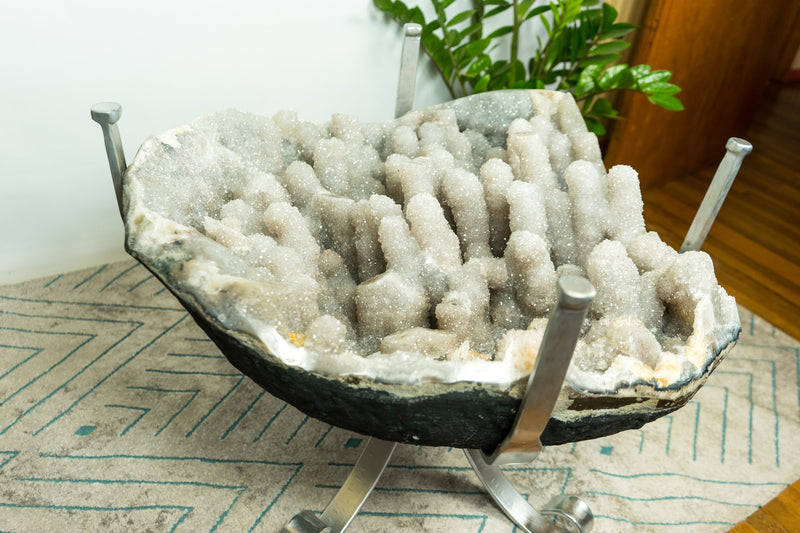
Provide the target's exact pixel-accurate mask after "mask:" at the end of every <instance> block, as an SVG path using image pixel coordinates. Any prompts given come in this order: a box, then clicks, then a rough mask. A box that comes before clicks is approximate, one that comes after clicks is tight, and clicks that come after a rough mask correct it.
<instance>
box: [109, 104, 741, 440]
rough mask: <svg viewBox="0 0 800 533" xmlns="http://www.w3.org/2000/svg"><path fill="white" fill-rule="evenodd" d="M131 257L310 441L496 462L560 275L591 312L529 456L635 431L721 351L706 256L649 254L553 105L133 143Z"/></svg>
mask: <svg viewBox="0 0 800 533" xmlns="http://www.w3.org/2000/svg"><path fill="white" fill-rule="evenodd" d="M123 191H124V197H123V209H124V218H125V228H126V247H127V249H128V251H129V252H130V253H131V254H132V255H133V256H134V257H136V258H137V259H138V260H139V261H141V262H142V263H143V264H144V265H145V266H146V267H147V268H149V269H150V270H151V271H152V272H153V273H154V274H155V275H156V276H157V277H159V278H160V279H161V280H162V281H163V282H164V283H165V285H166V286H167V287H168V288H169V289H170V290H171V291H172V292H173V293H174V294H175V295H176V296H177V297H178V298H179V299H180V301H181V302H182V303H183V305H184V306H185V307H186V308H187V309H188V310H189V311H190V313H191V314H192V316H193V317H194V318H195V320H196V321H197V322H198V324H199V325H200V326H201V327H202V328H203V329H204V330H205V331H206V332H207V333H208V335H209V336H210V337H211V338H212V339H213V340H214V341H215V342H216V343H217V345H218V346H219V347H220V349H221V350H222V352H223V353H224V354H225V355H226V357H228V359H229V360H230V361H231V362H232V363H233V364H234V365H235V366H236V367H237V368H239V369H240V370H241V371H242V372H244V373H245V374H246V375H248V376H249V377H251V378H252V379H253V380H254V381H256V382H257V383H259V384H260V385H261V386H262V387H264V388H265V389H267V390H268V391H270V392H271V393H273V394H274V395H276V396H278V397H280V398H282V399H284V400H286V401H288V402H289V403H291V404H293V405H294V406H295V407H297V408H299V409H301V410H302V411H304V412H306V413H307V414H309V415H311V416H314V417H316V418H319V419H321V420H324V421H326V422H328V423H331V424H334V425H337V426H341V427H344V428H347V429H351V430H354V431H358V432H361V433H364V434H367V435H371V436H375V437H378V438H381V439H386V440H394V441H400V442H409V443H417V444H426V445H447V446H456V447H470V448H483V449H491V448H493V447H494V446H495V445H496V444H498V443H499V441H500V440H502V438H503V437H504V436H505V435H506V434H507V433H508V431H509V430H510V428H511V425H512V423H513V420H514V416H515V413H516V410H517V408H518V405H519V402H520V399H521V398H522V395H523V394H524V386H525V383H526V381H527V375H528V374H529V373H530V371H531V369H532V368H533V364H534V362H535V357H536V354H537V351H538V347H539V344H540V342H541V339H542V336H543V333H544V329H545V326H546V323H547V316H548V315H549V312H550V310H551V309H552V307H553V305H554V304H555V286H556V280H557V279H558V277H559V276H561V275H564V274H577V275H582V276H586V277H588V279H589V280H590V281H591V282H592V283H593V284H594V286H595V288H596V289H597V298H596V300H595V301H594V302H593V304H592V306H591V308H590V311H589V318H588V320H587V322H586V324H585V326H584V330H583V332H582V335H581V338H580V340H579V342H578V346H577V348H576V352H575V356H574V358H573V362H572V365H571V367H570V370H569V372H568V375H567V381H566V383H565V386H564V387H563V389H562V392H561V395H560V397H559V401H558V403H557V405H556V409H555V411H554V413H553V417H552V419H551V421H550V424H549V425H548V426H547V429H546V430H545V433H544V435H543V436H542V441H543V443H544V444H558V443H564V442H571V441H575V440H582V439H587V438H593V437H598V436H603V435H607V434H612V433H615V432H617V431H620V430H623V429H628V428H634V427H640V426H641V425H642V424H644V423H645V422H648V421H650V420H653V419H655V418H657V417H659V416H662V415H664V414H666V413H669V412H671V411H673V410H674V409H677V408H678V407H680V406H681V405H683V404H685V403H686V402H687V401H688V400H689V398H691V396H692V395H693V394H694V393H695V392H696V391H697V390H698V389H699V387H700V386H701V385H702V384H703V383H704V381H705V379H706V378H707V377H708V375H709V373H710V372H711V371H712V370H713V368H714V367H715V366H716V365H717V364H718V362H719V361H720V360H721V358H722V356H723V355H724V353H725V352H726V351H727V350H728V349H729V348H730V347H732V346H733V344H734V342H735V341H736V339H737V337H738V335H739V332H740V329H741V327H740V323H739V318H738V313H737V310H736V305H735V302H734V300H733V298H731V297H730V296H728V295H727V294H726V292H725V291H724V290H723V289H722V288H721V287H720V286H719V285H718V284H717V282H716V278H715V276H714V271H713V265H712V263H711V260H710V258H709V257H708V255H706V254H705V253H702V252H686V253H682V254H678V253H677V252H675V250H673V249H672V248H670V247H669V246H667V245H666V244H665V243H664V242H662V241H661V239H660V238H659V237H658V235H657V234H655V233H652V232H650V233H648V232H646V231H645V226H644V221H643V219H642V200H641V194H640V191H639V182H638V176H637V174H636V172H635V171H634V170H633V169H631V168H630V167H627V166H617V167H614V168H611V169H610V170H608V171H606V169H605V168H604V166H603V162H602V159H601V155H600V150H599V147H598V143H597V138H596V137H595V136H594V135H593V134H592V133H590V132H588V131H587V130H586V127H585V125H584V122H583V119H582V117H581V114H580V112H579V110H578V108H577V106H576V104H575V102H574V100H573V99H572V97H571V96H570V95H569V94H566V93H560V92H552V91H522V90H520V91H500V92H492V93H485V94H480V95H475V96H471V97H467V98H462V99H459V100H455V101H453V102H449V103H447V104H443V105H440V106H436V107H432V108H428V109H424V110H419V111H412V112H410V113H408V114H406V115H405V116H403V117H401V118H399V119H396V120H392V121H388V122H383V123H374V124H361V123H359V122H358V120H357V119H356V118H355V117H352V116H348V115H334V116H333V118H332V120H331V122H330V123H326V124H323V125H317V124H313V123H310V122H307V121H303V120H300V119H299V118H298V116H297V114H295V113H293V112H290V111H282V112H279V113H278V114H276V115H275V116H274V117H272V118H264V117H258V116H254V115H250V114H244V113H240V112H237V111H226V112H222V113H218V114H215V115H210V116H207V117H203V118H200V119H198V120H196V121H194V122H193V123H191V124H189V125H187V126H183V127H180V128H177V129H174V130H170V131H167V132H165V133H163V134H161V135H158V136H156V137H153V138H150V139H148V140H146V141H145V142H144V144H143V145H142V147H141V148H140V150H139V152H138V154H137V155H136V157H135V159H134V161H133V163H132V164H131V166H130V167H129V168H128V170H127V172H126V174H125V176H124V179H123Z"/></svg>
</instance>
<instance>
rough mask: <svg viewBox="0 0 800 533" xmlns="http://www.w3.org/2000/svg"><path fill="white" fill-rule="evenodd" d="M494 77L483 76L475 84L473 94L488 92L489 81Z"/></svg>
mask: <svg viewBox="0 0 800 533" xmlns="http://www.w3.org/2000/svg"><path fill="white" fill-rule="evenodd" d="M490 79H492V77H491V76H490V75H488V74H485V75H483V76H481V78H480V79H479V80H478V81H477V82H475V85H473V86H472V92H474V93H482V92H485V91H486V88H487V87H488V86H489V80H490Z"/></svg>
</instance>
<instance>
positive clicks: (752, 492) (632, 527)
mask: <svg viewBox="0 0 800 533" xmlns="http://www.w3.org/2000/svg"><path fill="white" fill-rule="evenodd" d="M741 314H742V324H743V332H742V336H741V339H740V342H739V344H738V345H737V347H736V348H735V349H734V350H733V351H732V352H731V354H730V355H729V356H728V358H727V359H726V360H725V361H724V362H723V363H722V364H721V365H720V367H719V368H718V370H717V371H716V372H715V373H714V374H713V375H712V376H711V379H710V380H709V382H708V384H707V385H706V386H705V387H703V389H702V390H701V391H700V392H699V393H698V394H697V396H696V397H695V398H694V400H693V401H692V402H690V404H688V405H687V406H686V407H684V408H683V409H681V410H679V411H677V412H676V413H674V414H673V415H671V416H667V417H663V418H661V419H659V420H657V421H656V422H653V423H651V424H649V425H647V426H645V428H644V429H643V430H637V431H628V432H624V433H622V434H619V435H615V436H613V437H608V438H604V439H598V440H594V441H588V442H582V443H578V444H575V445H566V446H560V447H553V448H548V449H547V450H545V452H544V453H543V454H542V455H541V456H540V458H539V459H538V460H537V461H536V462H534V463H532V464H531V465H530V466H527V467H525V468H510V469H509V471H510V476H511V477H512V479H513V480H514V481H515V482H517V483H518V484H519V486H521V487H523V488H524V489H523V491H524V492H525V493H526V494H529V495H530V500H531V501H533V502H537V503H539V504H541V503H543V502H545V501H547V500H548V499H549V498H550V497H551V496H553V495H555V494H557V493H560V492H568V493H572V494H576V495H579V496H581V497H583V498H584V499H585V500H587V501H588V502H589V503H590V505H591V507H592V510H593V511H594V513H595V515H596V524H595V531H599V532H606V531H609V532H617V531H637V532H640V531H655V532H684V531H693V532H703V531H726V530H727V529H729V528H730V527H731V526H732V525H733V524H735V523H737V522H738V521H740V520H742V519H744V518H745V517H747V516H748V515H749V514H751V513H752V512H753V511H754V510H755V509H756V508H757V506H758V505H759V504H763V503H765V502H767V501H768V500H770V499H771V498H772V497H774V496H775V495H776V494H777V493H778V492H780V490H781V489H782V488H783V487H785V486H786V485H787V484H789V483H791V482H793V481H795V480H796V479H798V478H800V453H798V450H800V376H799V375H798V373H799V371H800V344H798V342H797V341H796V340H793V339H791V338H789V337H788V336H786V335H784V334H783V333H782V332H780V331H776V330H774V329H773V328H772V326H770V325H769V324H768V323H766V322H764V321H763V320H761V319H760V318H759V317H755V316H753V315H752V314H751V313H749V312H748V311H746V310H745V309H742V310H741ZM364 442H365V439H364V438H363V437H362V436H360V435H356V434H353V433H350V432H347V431H344V430H340V429H338V428H333V427H331V426H329V425H327V424H323V423H321V422H318V421H316V420H313V419H308V418H307V417H305V416H304V415H303V414H301V413H300V412H298V411H297V410H295V409H294V408H293V407H291V406H287V405H286V404H284V403H283V402H281V401H279V400H276V399H274V398H272V397H271V396H269V395H268V394H265V393H264V392H263V391H262V390H261V389H260V388H258V387H257V386H256V385H254V384H253V383H252V382H251V381H249V379H247V378H244V377H243V376H242V375H241V374H239V373H238V372H237V371H236V370H235V369H234V368H233V367H232V366H230V365H229V364H228V362H227V361H226V360H225V359H224V358H223V357H222V355H220V353H219V352H218V350H217V349H216V347H215V346H214V345H213V344H212V343H211V342H210V341H209V340H208V339H207V338H206V337H205V336H204V335H203V333H202V332H201V331H200V329H199V328H198V327H197V326H195V325H194V323H193V322H192V320H191V318H189V317H188V316H187V314H186V312H184V311H183V309H182V308H181V307H180V305H179V304H178V303H177V302H176V301H175V300H174V298H173V297H172V296H171V295H170V294H169V293H168V292H166V291H165V290H163V288H162V286H161V285H160V284H159V282H158V281H157V280H155V279H153V278H152V277H151V276H150V275H149V274H148V273H147V271H145V270H144V269H143V268H142V267H140V266H137V265H136V264H135V263H133V262H132V261H125V262H121V263H115V264H111V265H106V266H102V267H98V268H94V269H89V270H85V271H80V272H74V273H69V274H64V275H61V276H57V277H54V278H48V279H43V280H37V281H31V282H26V283H23V284H20V285H12V286H4V287H0V531H9V532H10V531H14V532H46V531H181V532H197V531H220V532H222V531H231V532H242V531H269V532H272V531H277V530H279V529H280V526H281V525H282V524H283V523H284V522H285V521H286V520H287V519H289V518H290V517H291V516H292V515H293V514H294V513H296V512H297V511H299V510H301V509H304V508H307V509H311V510H313V511H320V510H321V509H323V508H324V507H325V505H326V504H327V502H328V501H329V500H330V498H331V497H332V496H333V494H334V493H335V491H336V489H337V487H338V486H339V485H340V484H341V483H342V481H343V480H344V479H345V477H346V476H347V474H348V472H349V470H350V467H351V466H352V464H353V463H354V462H355V461H356V459H357V458H358V455H359V453H360V451H361V449H362V448H363V444H364ZM515 530H516V529H515V527H514V525H513V524H512V523H511V522H509V521H508V520H507V519H506V518H505V516H504V515H503V514H502V513H501V512H500V511H499V510H498V509H497V508H496V507H495V506H494V505H493V503H492V501H491V499H490V498H489V497H488V496H487V495H486V494H485V493H484V491H483V489H482V487H481V485H480V483H479V482H478V479H477V477H476V476H475V474H474V473H473V472H472V471H471V469H470V468H469V467H468V465H467V461H466V458H465V457H464V455H463V453H462V452H461V451H460V450H448V449H434V448H415V447H413V446H401V447H399V449H398V452H397V453H396V455H395V456H394V457H393V459H392V461H391V462H390V465H389V467H388V469H387V471H386V473H385V474H384V476H383V477H382V478H381V480H380V482H379V484H378V487H377V489H376V491H375V492H374V493H373V494H372V496H371V497H370V498H369V500H368V501H367V503H366V505H365V506H364V509H363V511H362V512H361V514H360V515H359V516H358V517H356V519H355V520H354V522H353V524H352V526H351V528H350V531H370V532H372V531H448V532H450V531H452V532H459V533H462V532H485V533H489V532H512V531H515Z"/></svg>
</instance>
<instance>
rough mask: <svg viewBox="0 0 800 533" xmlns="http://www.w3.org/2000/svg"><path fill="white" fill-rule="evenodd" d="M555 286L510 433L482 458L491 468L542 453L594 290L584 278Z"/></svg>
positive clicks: (566, 279) (567, 279)
mask: <svg viewBox="0 0 800 533" xmlns="http://www.w3.org/2000/svg"><path fill="white" fill-rule="evenodd" d="M557 287H558V304H557V306H556V308H555V309H554V310H553V314H552V315H551V317H550V320H549V321H548V323H547V329H546V330H545V332H544V338H543V339H542V344H541V345H540V347H539V355H538V356H537V357H536V366H535V368H534V369H533V372H531V376H530V378H529V379H528V388H527V391H526V392H525V397H524V398H523V400H522V405H520V409H519V411H518V412H517V418H516V420H515V421H514V426H513V428H512V430H511V432H510V433H509V434H508V436H507V437H506V438H505V439H504V440H503V442H502V443H500V445H499V446H498V447H497V449H496V450H495V451H494V452H493V453H492V454H491V455H488V456H485V459H486V462H487V463H488V464H490V465H493V464H518V463H529V462H531V461H533V460H534V459H535V458H536V456H537V455H538V453H539V452H540V451H541V450H542V443H541V441H540V440H539V437H540V436H541V434H542V431H544V428H545V426H546V425H547V422H548V421H549V420H550V415H551V414H552V412H553V407H555V404H556V399H557V398H558V394H559V393H560V392H561V385H562V384H563V383H564V377H565V376H566V374H567V368H569V363H570V361H571V360H572V352H573V351H574V350H575V345H576V344H577V342H578V335H579V334H580V331H581V326H582V325H583V320H584V318H586V311H587V310H588V308H589V304H591V303H592V300H594V297H595V290H594V287H593V286H592V284H591V283H590V282H589V280H587V279H585V278H580V277H577V276H563V277H562V278H560V279H559V280H558V284H557Z"/></svg>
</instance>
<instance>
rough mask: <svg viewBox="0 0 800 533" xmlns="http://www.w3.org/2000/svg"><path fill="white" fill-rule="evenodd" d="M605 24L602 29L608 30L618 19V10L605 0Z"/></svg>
mask: <svg viewBox="0 0 800 533" xmlns="http://www.w3.org/2000/svg"><path fill="white" fill-rule="evenodd" d="M601 9H602V10H603V25H602V30H601V31H606V30H607V29H609V28H610V27H611V25H612V24H613V23H614V21H615V20H617V14H618V13H617V10H616V9H615V8H614V6H612V5H611V4H609V3H606V2H604V3H603V7H602V8H601Z"/></svg>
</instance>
